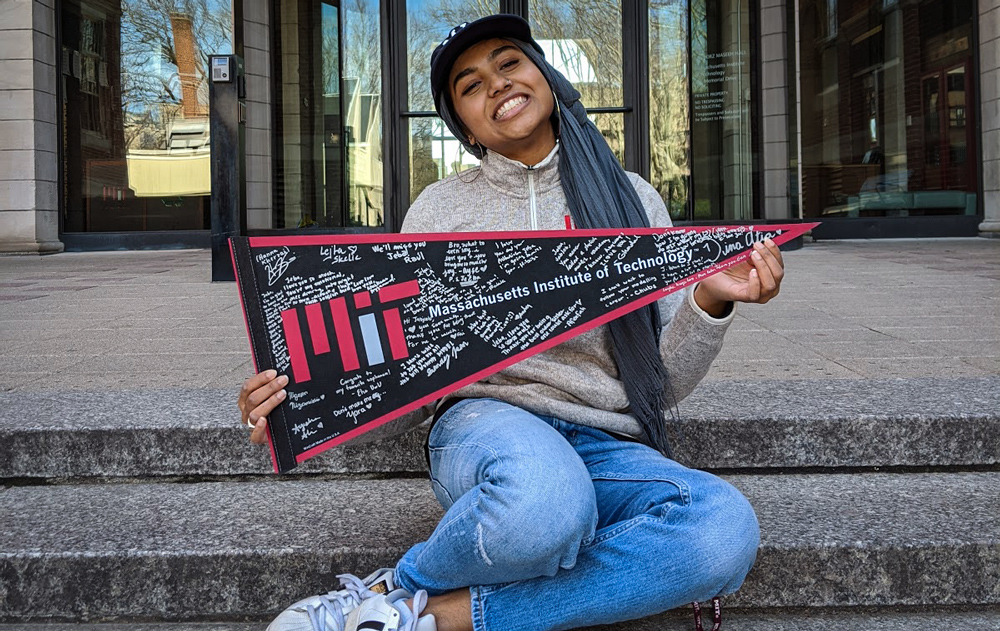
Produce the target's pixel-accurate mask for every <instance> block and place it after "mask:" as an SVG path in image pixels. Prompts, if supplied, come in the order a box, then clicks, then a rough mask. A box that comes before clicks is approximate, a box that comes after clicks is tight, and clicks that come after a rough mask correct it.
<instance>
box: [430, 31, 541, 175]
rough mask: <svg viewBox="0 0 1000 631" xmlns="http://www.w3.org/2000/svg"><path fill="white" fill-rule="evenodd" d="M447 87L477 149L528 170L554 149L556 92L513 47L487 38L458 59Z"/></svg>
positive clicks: (536, 69) (449, 76)
mask: <svg viewBox="0 0 1000 631" xmlns="http://www.w3.org/2000/svg"><path fill="white" fill-rule="evenodd" d="M448 88H449V90H450V94H451V102H452V104H453V105H454V107H455V113H456V114H458V117H459V119H460V120H461V122H462V124H463V125H464V126H465V129H466V130H467V132H468V135H469V139H470V141H471V142H472V143H473V144H475V143H476V142H478V143H480V144H482V145H483V146H485V147H486V148H487V149H489V150H490V151H496V152H497V153H500V154H502V155H504V156H506V157H508V158H510V159H512V160H517V161H519V162H523V163H524V164H527V165H529V166H530V165H534V164H537V163H538V162H540V161H541V160H542V159H544V158H545V156H547V155H548V154H549V152H551V151H552V148H553V147H555V142H556V141H555V131H554V130H553V129H552V121H551V119H550V118H549V117H550V116H551V115H552V109H553V107H555V99H554V97H553V95H552V89H551V88H550V87H549V84H548V82H547V81H545V77H544V76H543V75H542V73H541V71H539V70H538V67H537V66H535V64H534V63H532V61H531V60H530V59H528V57H527V56H525V54H524V53H523V52H521V49H520V48H518V47H517V46H515V45H514V44H512V43H510V42H508V41H506V40H502V39H488V40H484V41H482V42H479V43H478V44H475V45H473V46H471V47H470V48H468V49H467V50H466V51H465V52H463V53H462V54H461V56H459V58H458V59H457V60H455V64H454V65H453V66H452V68H451V72H450V73H449V75H448Z"/></svg>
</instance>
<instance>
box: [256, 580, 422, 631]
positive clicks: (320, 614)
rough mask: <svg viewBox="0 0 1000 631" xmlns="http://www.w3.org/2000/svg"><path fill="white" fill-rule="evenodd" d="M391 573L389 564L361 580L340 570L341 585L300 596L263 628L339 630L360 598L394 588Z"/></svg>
mask: <svg viewBox="0 0 1000 631" xmlns="http://www.w3.org/2000/svg"><path fill="white" fill-rule="evenodd" d="M392 574H393V571H392V568H382V569H379V570H375V571H374V572H372V573H371V574H369V575H368V576H367V577H365V578H364V579H363V580H362V579H360V578H358V577H357V576H354V575H353V574H340V575H338V576H337V578H339V579H340V585H341V589H339V590H337V591H333V592H330V593H328V594H323V595H320V596H310V597H309V598H305V599H303V600H300V601H299V602H297V603H295V604H294V605H292V606H291V607H289V608H288V609H286V610H284V611H283V612H281V613H280V614H279V615H278V617H277V618H275V619H274V620H273V621H272V622H271V624H270V625H268V627H267V631H342V630H343V628H344V619H345V617H346V616H347V614H349V613H351V612H352V611H354V609H356V608H357V606H358V605H360V604H361V603H362V601H364V600H365V599H367V598H371V597H372V596H377V595H379V594H383V595H384V594H388V593H390V592H392V591H394V590H395V589H396V585H395V583H393V580H392ZM435 631H436V630H435Z"/></svg>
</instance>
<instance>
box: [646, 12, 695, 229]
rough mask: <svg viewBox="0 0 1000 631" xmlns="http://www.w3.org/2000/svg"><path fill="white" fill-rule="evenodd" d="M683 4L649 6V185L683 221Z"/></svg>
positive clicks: (686, 106) (687, 169)
mask: <svg viewBox="0 0 1000 631" xmlns="http://www.w3.org/2000/svg"><path fill="white" fill-rule="evenodd" d="M688 10H689V5H688V2H687V0H651V2H650V3H649V162H650V164H649V181H650V183H651V184H652V185H653V187H654V188H655V189H656V190H657V191H659V192H660V196H661V197H663V201H664V202H665V203H666V204H667V208H668V209H669V210H670V216H671V218H673V219H675V220H676V219H687V218H688V217H687V207H688V194H689V193H688V187H689V184H690V177H691V166H690V162H689V155H690V147H691V135H690V118H689V116H690V97H689V95H688V89H689V85H688V79H689V75H690V73H689V72H688Z"/></svg>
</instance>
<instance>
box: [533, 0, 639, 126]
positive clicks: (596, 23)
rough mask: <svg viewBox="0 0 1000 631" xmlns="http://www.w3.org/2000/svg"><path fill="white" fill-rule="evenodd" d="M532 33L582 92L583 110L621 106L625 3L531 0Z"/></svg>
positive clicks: (596, 0) (547, 54)
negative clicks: (623, 9)
mask: <svg viewBox="0 0 1000 631" xmlns="http://www.w3.org/2000/svg"><path fill="white" fill-rule="evenodd" d="M529 14H530V17H529V21H530V23H531V34H532V36H534V38H535V41H537V42H538V44H539V46H541V47H542V50H543V51H544V52H545V58H546V59H547V60H548V62H549V63H550V64H552V65H553V66H554V67H555V68H556V70H558V71H559V72H561V73H562V74H563V75H564V76H565V77H566V78H567V79H569V81H570V83H572V84H573V85H574V87H576V89H577V90H579V91H580V95H581V98H580V101H581V102H582V103H583V105H584V107H588V108H589V107H620V106H622V105H624V92H623V90H622V5H621V0H615V1H613V2H609V1H608V0H533V1H532V2H531V4H530V5H529Z"/></svg>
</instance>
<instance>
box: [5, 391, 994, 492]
mask: <svg viewBox="0 0 1000 631" xmlns="http://www.w3.org/2000/svg"><path fill="white" fill-rule="evenodd" d="M0 407H2V409H3V410H4V411H5V414H3V415H0V479H2V478H8V479H9V478H79V477H84V478H86V477H133V478H141V477H147V476H241V475H253V474H264V473H269V472H270V471H271V468H270V467H271V465H270V458H269V456H268V455H267V453H266V450H264V449H260V448H257V447H254V446H252V445H250V444H249V443H248V441H247V440H246V430H245V429H244V428H242V427H241V426H240V424H239V422H238V412H237V410H236V405H235V390H233V391H229V390H205V389H172V390H135V391H119V392H107V391H104V392H79V391H70V392H51V393H9V394H0ZM680 418H681V419H682V420H681V422H680V429H681V431H680V434H679V435H678V436H677V437H676V439H675V441H674V442H675V444H676V446H677V449H676V451H677V454H678V459H679V460H680V461H682V462H684V463H685V464H688V465H690V466H694V467H698V468H705V469H723V470H736V469H772V468H779V469H796V468H814V467H822V468H871V467H995V466H997V465H1000V441H997V440H996V439H995V437H996V436H997V435H1000V377H993V378H980V379H971V378H964V379H937V378H934V379H892V380H827V381H815V380H810V381H779V380H771V381H767V380H762V381H752V382H749V381H748V382H708V383H704V384H702V385H701V386H699V387H698V389H697V390H695V392H694V393H693V394H692V395H691V396H690V397H688V399H686V400H685V401H684V402H683V403H682V404H681V407H680ZM422 444H423V434H421V433H420V432H413V433H410V434H409V435H406V436H403V437H400V438H396V439H393V440H389V441H383V442H381V443H373V444H370V445H365V446H360V447H352V446H346V447H343V448H336V449H333V450H331V451H330V452H327V453H326V454H324V455H323V456H321V457H319V458H316V459H313V460H312V461H309V462H307V463H306V464H305V465H304V466H303V467H301V468H300V469H299V471H300V472H302V473H327V474H391V473H422V472H423V471H424V466H425V465H424V458H423V450H422Z"/></svg>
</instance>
